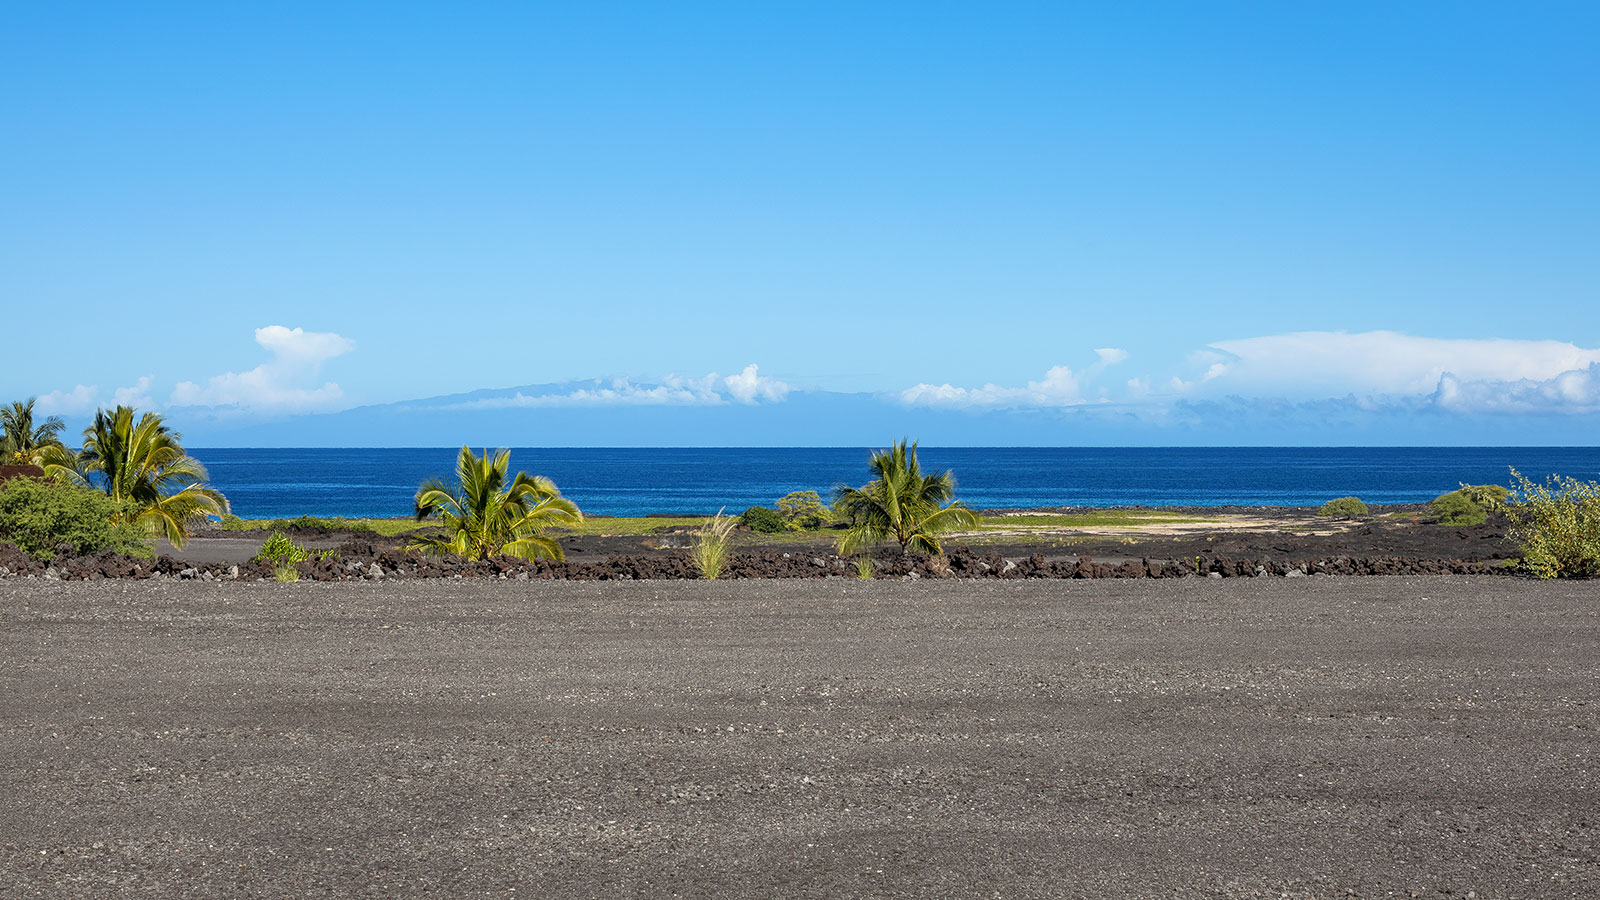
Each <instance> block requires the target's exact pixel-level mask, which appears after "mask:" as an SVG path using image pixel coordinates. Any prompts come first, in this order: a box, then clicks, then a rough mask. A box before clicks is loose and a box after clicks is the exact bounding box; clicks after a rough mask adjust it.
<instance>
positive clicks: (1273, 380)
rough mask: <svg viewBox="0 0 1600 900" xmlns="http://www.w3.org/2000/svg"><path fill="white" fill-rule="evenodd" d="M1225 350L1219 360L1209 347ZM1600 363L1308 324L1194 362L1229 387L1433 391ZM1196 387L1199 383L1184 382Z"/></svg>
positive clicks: (1224, 345) (1561, 352)
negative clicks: (1449, 379) (1445, 384)
mask: <svg viewBox="0 0 1600 900" xmlns="http://www.w3.org/2000/svg"><path fill="white" fill-rule="evenodd" d="M1213 351H1220V352H1221V353H1222V354H1224V357H1223V358H1221V359H1215V358H1212V357H1210V356H1208V355H1207V354H1209V353H1211V352H1213ZM1596 362H1600V349H1592V350H1591V349H1585V348H1582V347H1578V346H1576V345H1574V344H1572V343H1569V342H1563V341H1528V340H1512V339H1508V338H1490V339H1459V338H1427V337H1414V336H1412V335H1406V334H1399V333H1397V332H1393V331H1368V332H1360V333H1356V334H1349V333H1345V332H1334V331H1302V332H1294V333H1290V334H1278V335H1267V336H1264V337H1252V338H1242V339H1239V340H1230V341H1218V342H1216V343H1214V344H1212V345H1211V346H1210V347H1209V348H1207V349H1206V350H1204V351H1200V352H1199V354H1197V355H1192V356H1191V363H1193V364H1202V365H1206V366H1207V369H1206V371H1205V374H1204V376H1203V378H1202V380H1203V381H1215V382H1217V385H1216V387H1217V389H1219V390H1227V391H1229V392H1252V391H1270V392H1272V393H1274V394H1280V395H1281V394H1285V393H1290V394H1299V395H1314V394H1321V395H1342V394H1345V393H1358V394H1359V393H1376V394H1428V393H1431V392H1433V391H1434V390H1435V389H1436V388H1437V387H1438V385H1439V382H1440V379H1442V378H1443V377H1444V376H1445V375H1446V374H1449V375H1451V376H1453V377H1454V378H1455V379H1456V380H1457V381H1459V382H1463V383H1464V382H1475V381H1486V382H1487V381H1493V382H1516V381H1523V380H1531V381H1546V380H1549V379H1553V378H1555V377H1556V376H1558V375H1561V374H1562V373H1564V372H1570V371H1575V370H1578V369H1583V368H1585V367H1587V366H1589V365H1591V364H1593V363H1596ZM1185 384H1186V386H1189V387H1192V386H1193V385H1194V382H1186V383H1185Z"/></svg>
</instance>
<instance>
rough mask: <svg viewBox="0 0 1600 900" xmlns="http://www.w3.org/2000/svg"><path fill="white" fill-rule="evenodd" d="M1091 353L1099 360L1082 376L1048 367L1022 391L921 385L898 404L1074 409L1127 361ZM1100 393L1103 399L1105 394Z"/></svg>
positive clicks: (1117, 354)
mask: <svg viewBox="0 0 1600 900" xmlns="http://www.w3.org/2000/svg"><path fill="white" fill-rule="evenodd" d="M1094 352H1095V355H1096V356H1097V357H1098V359H1097V360H1096V361H1095V362H1094V363H1093V364H1092V365H1090V366H1089V367H1088V368H1086V369H1084V370H1083V372H1082V374H1074V373H1073V371H1072V369H1070V368H1068V367H1067V366H1051V367H1050V369H1049V370H1048V371H1046V372H1045V373H1044V377H1043V378H1041V379H1040V380H1038V381H1030V382H1028V383H1027V384H1026V385H1024V386H1022V387H1006V386H1002V385H997V384H985V385H984V386H983V387H978V388H964V387H956V386H955V385H951V384H926V383H923V384H917V385H913V386H912V387H909V388H906V389H905V390H903V391H901V392H900V402H902V403H905V404H908V405H911V406H948V407H973V406H986V407H1032V406H1077V405H1080V404H1083V403H1086V402H1088V401H1087V400H1085V398H1084V396H1083V388H1084V385H1085V384H1087V383H1088V382H1089V381H1090V380H1091V379H1093V378H1094V376H1096V375H1098V374H1099V373H1100V372H1101V371H1102V370H1104V369H1106V368H1107V367H1109V366H1114V365H1116V364H1117V363H1120V362H1122V361H1123V360H1125V359H1127V358H1128V353H1127V351H1126V350H1118V349H1117V348H1115V347H1101V348H1099V349H1097V350H1095V351H1094ZM1135 380H1137V379H1135ZM1100 393H1101V394H1102V395H1103V394H1104V393H1105V392H1104V391H1101V392H1100Z"/></svg>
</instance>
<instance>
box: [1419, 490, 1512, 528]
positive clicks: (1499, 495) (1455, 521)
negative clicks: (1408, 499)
mask: <svg viewBox="0 0 1600 900" xmlns="http://www.w3.org/2000/svg"><path fill="white" fill-rule="evenodd" d="M1510 493H1511V492H1510V491H1509V490H1507V489H1506V488H1504V487H1502V486H1500V485H1498V484H1463V485H1462V486H1461V487H1460V488H1458V489H1457V490H1453V491H1451V492H1450V493H1448V494H1441V495H1439V496H1438V497H1435V498H1434V499H1433V502H1431V503H1429V504H1428V511H1429V512H1430V513H1431V514H1432V515H1433V517H1434V518H1435V519H1437V520H1438V522H1439V524H1440V525H1454V526H1460V527H1464V526H1470V525H1482V524H1483V523H1484V522H1487V521H1489V516H1490V515H1493V514H1496V513H1499V512H1501V511H1503V510H1504V509H1505V506H1506V498H1507V497H1508V496H1509V495H1510Z"/></svg>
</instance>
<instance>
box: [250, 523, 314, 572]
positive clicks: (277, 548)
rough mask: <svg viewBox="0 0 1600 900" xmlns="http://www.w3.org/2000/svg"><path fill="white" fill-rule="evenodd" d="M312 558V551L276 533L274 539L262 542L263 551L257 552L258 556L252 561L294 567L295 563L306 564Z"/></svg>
mask: <svg viewBox="0 0 1600 900" xmlns="http://www.w3.org/2000/svg"><path fill="white" fill-rule="evenodd" d="M310 558H311V551H310V550H307V549H306V548H304V547H302V546H300V545H299V544H296V543H295V542H294V541H291V540H289V537H288V536H287V535H285V534H284V533H283V532H281V531H275V532H273V533H272V537H269V538H267V539H266V540H265V541H264V542H262V544H261V549H260V550H258V551H256V555H255V556H252V557H251V558H250V561H251V562H268V563H272V564H273V565H274V566H276V565H278V564H280V563H288V564H289V565H294V564H295V563H301V562H305V561H306V560H308V559H310Z"/></svg>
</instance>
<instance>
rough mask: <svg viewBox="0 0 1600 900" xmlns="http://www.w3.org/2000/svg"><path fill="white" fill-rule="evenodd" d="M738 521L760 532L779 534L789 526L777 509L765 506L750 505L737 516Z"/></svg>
mask: <svg viewBox="0 0 1600 900" xmlns="http://www.w3.org/2000/svg"><path fill="white" fill-rule="evenodd" d="M739 523H740V524H742V525H744V526H745V527H747V528H749V529H750V530H751V531H755V532H759V533H760V534H781V533H782V532H785V531H788V530H789V526H788V525H787V524H786V523H785V522H784V521H783V516H781V515H779V513H778V511H777V510H775V509H772V508H771V507H766V506H752V507H750V508H749V509H747V510H745V511H744V513H743V514H742V515H740V516H739Z"/></svg>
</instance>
